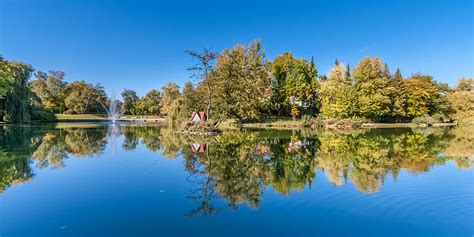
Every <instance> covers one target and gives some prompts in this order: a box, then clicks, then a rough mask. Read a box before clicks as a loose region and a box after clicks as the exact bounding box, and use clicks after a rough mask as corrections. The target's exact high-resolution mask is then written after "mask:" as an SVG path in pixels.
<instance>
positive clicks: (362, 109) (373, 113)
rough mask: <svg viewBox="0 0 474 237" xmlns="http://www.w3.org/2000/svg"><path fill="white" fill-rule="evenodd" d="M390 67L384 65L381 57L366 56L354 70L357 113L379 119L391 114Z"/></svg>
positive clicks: (391, 89)
mask: <svg viewBox="0 0 474 237" xmlns="http://www.w3.org/2000/svg"><path fill="white" fill-rule="evenodd" d="M388 73H389V72H388V67H384V66H382V61H380V59H379V58H377V57H375V58H371V57H365V58H364V59H362V60H361V61H360V62H359V64H358V65H357V66H356V67H354V69H353V70H352V76H353V78H354V81H355V89H356V92H355V93H356V98H357V107H356V108H357V114H358V115H359V116H362V117H366V118H372V119H375V120H379V119H381V118H383V117H385V116H388V115H390V112H391V111H390V104H391V100H390V94H391V93H392V91H393V90H394V88H392V87H390V86H389V78H388V77H387V75H388Z"/></svg>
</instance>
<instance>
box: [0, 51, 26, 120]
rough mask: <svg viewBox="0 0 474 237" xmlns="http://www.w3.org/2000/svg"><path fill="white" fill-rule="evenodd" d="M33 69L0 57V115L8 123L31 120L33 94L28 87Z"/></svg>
mask: <svg viewBox="0 0 474 237" xmlns="http://www.w3.org/2000/svg"><path fill="white" fill-rule="evenodd" d="M32 72H33V68H32V67H31V66H30V65H28V64H25V63H22V62H10V61H7V60H5V59H3V58H2V57H0V76H1V78H0V113H1V116H0V117H1V119H2V120H3V121H5V122H9V123H24V122H29V121H30V119H31V113H32V110H31V102H32V101H31V100H32V99H33V96H34V94H33V93H32V92H31V90H30V88H29V87H28V80H29V79H30V76H31V74H32Z"/></svg>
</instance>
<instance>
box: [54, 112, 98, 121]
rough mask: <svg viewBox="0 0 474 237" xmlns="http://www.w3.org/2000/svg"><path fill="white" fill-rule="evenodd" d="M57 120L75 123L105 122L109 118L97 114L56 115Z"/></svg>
mask: <svg viewBox="0 0 474 237" xmlns="http://www.w3.org/2000/svg"><path fill="white" fill-rule="evenodd" d="M55 117H56V120H57V121H60V122H74V121H104V120H106V119H107V118H106V117H105V116H102V115H97V114H56V115H55Z"/></svg>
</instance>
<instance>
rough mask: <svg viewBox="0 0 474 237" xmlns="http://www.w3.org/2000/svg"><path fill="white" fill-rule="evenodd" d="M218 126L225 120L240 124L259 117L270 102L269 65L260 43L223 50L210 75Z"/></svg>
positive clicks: (255, 42)
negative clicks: (232, 120) (233, 120)
mask: <svg viewBox="0 0 474 237" xmlns="http://www.w3.org/2000/svg"><path fill="white" fill-rule="evenodd" d="M209 79H210V80H211V81H210V83H211V84H212V85H213V86H214V88H215V89H214V90H213V98H215V99H214V101H215V104H216V110H217V111H216V114H219V115H220V117H219V118H218V119H217V120H218V123H219V122H220V121H222V120H223V119H225V118H235V119H237V120H238V121H242V120H244V119H251V118H257V117H258V116H259V115H260V114H261V112H262V110H263V108H265V107H266V106H267V105H268V102H269V99H270V93H271V92H270V83H271V74H270V63H269V62H268V61H266V60H265V53H264V52H263V51H262V47H261V43H260V41H254V42H252V43H251V44H250V45H249V46H247V47H246V46H243V45H237V46H235V47H234V48H232V49H226V50H224V51H223V52H222V53H221V55H220V56H219V57H218V58H217V64H216V68H215V69H214V71H213V72H212V74H211V75H210V77H209Z"/></svg>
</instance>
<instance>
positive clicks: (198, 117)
mask: <svg viewBox="0 0 474 237" xmlns="http://www.w3.org/2000/svg"><path fill="white" fill-rule="evenodd" d="M191 121H193V122H196V123H197V122H201V121H203V122H205V121H207V116H206V112H204V111H199V112H193V114H192V115H191Z"/></svg>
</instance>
